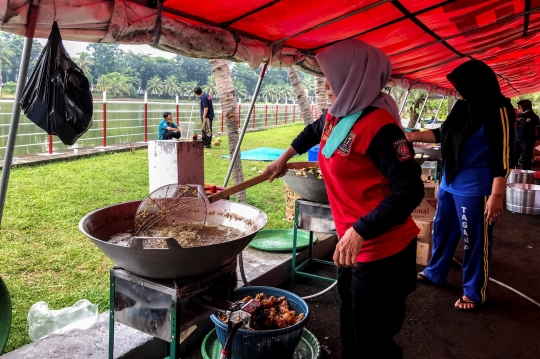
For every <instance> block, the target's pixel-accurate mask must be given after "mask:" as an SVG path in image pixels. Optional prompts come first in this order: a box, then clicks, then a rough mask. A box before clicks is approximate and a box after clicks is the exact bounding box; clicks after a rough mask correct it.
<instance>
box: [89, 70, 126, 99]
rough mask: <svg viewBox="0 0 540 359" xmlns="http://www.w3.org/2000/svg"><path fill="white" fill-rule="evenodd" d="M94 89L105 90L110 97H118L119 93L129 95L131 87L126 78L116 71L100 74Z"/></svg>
mask: <svg viewBox="0 0 540 359" xmlns="http://www.w3.org/2000/svg"><path fill="white" fill-rule="evenodd" d="M95 88H96V90H98V91H105V92H107V93H108V94H110V95H111V97H118V96H121V95H129V94H130V93H131V90H132V88H133V85H131V84H130V83H129V81H128V78H127V77H126V76H124V75H121V74H119V73H118V72H111V73H109V74H106V75H101V76H100V77H99V79H98V82H97V84H96V87H95Z"/></svg>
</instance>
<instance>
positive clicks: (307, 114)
mask: <svg viewBox="0 0 540 359" xmlns="http://www.w3.org/2000/svg"><path fill="white" fill-rule="evenodd" d="M287 75H288V76H289V80H290V81H291V86H292V89H293V91H294V95H295V97H296V101H298V105H299V106H300V111H301V112H302V119H303V120H304V124H306V125H309V124H310V123H312V122H313V114H312V113H311V110H310V108H309V100H308V97H307V94H306V92H308V91H309V90H307V89H306V88H305V87H304V85H303V84H302V81H300V76H298V72H296V70H295V69H293V68H292V67H287Z"/></svg>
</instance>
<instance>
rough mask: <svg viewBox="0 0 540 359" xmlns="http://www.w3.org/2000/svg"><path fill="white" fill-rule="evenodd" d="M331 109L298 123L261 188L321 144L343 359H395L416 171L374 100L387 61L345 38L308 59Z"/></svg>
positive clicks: (418, 184)
mask: <svg viewBox="0 0 540 359" xmlns="http://www.w3.org/2000/svg"><path fill="white" fill-rule="evenodd" d="M317 60H318V62H319V64H320V66H321V69H322V71H323V73H324V76H325V77H326V79H327V82H326V84H325V88H326V91H327V95H328V98H329V100H330V103H331V107H330V108H329V109H328V110H327V111H325V113H323V115H322V116H321V118H320V119H319V120H317V121H315V122H313V123H312V124H310V125H308V126H306V127H305V128H304V130H303V131H302V132H301V133H300V134H299V135H298V136H297V137H296V138H295V139H294V140H293V142H292V144H291V146H290V147H289V148H288V149H287V150H286V151H285V153H284V154H283V155H282V156H281V157H280V158H279V159H277V160H276V161H275V162H274V163H272V164H270V165H269V166H268V167H267V168H266V169H265V172H266V173H270V174H271V176H270V179H269V181H270V182H272V181H273V180H274V179H275V178H277V177H281V176H283V175H284V174H285V173H286V163H287V161H288V160H289V159H290V158H292V157H293V156H294V155H296V154H302V153H305V152H306V151H308V150H309V149H310V148H311V147H313V146H314V145H317V144H319V143H320V147H319V154H318V160H319V165H320V170H321V173H322V176H323V178H324V181H325V183H326V188H327V192H328V198H329V201H330V208H331V210H332V215H333V218H334V222H335V224H336V229H337V234H338V237H339V238H340V240H339V242H338V244H337V246H336V250H335V252H334V258H333V259H334V263H335V264H336V266H337V267H338V268H339V277H338V291H339V295H340V297H341V309H340V332H341V343H342V347H343V355H342V358H344V359H349V358H350V359H353V358H364V359H371V358H385V359H395V358H396V359H401V358H403V353H402V349H401V347H400V346H399V345H398V344H397V343H396V342H395V341H394V336H395V335H396V334H397V333H399V331H400V329H401V326H402V324H403V320H404V318H405V301H406V299H407V296H408V295H409V294H410V293H411V292H412V291H414V290H415V289H416V236H417V235H418V233H419V229H418V227H417V226H416V224H415V223H414V221H413V220H412V218H411V213H412V211H413V210H414V209H415V208H416V207H417V206H418V204H419V203H420V202H421V201H422V198H423V196H424V188H423V184H422V181H421V179H420V175H421V172H422V171H421V168H420V165H419V164H418V163H417V162H416V161H415V160H414V150H413V148H412V146H411V144H410V143H409V142H408V141H407V139H406V138H405V134H404V133H403V129H402V128H401V125H400V123H399V121H400V119H399V110H398V108H397V105H396V103H395V102H394V100H393V99H392V97H391V96H389V95H387V94H384V93H382V92H381V91H382V89H383V88H384V86H385V85H386V84H387V82H388V80H389V79H390V75H391V73H392V66H391V63H390V60H389V59H388V56H386V54H385V53H384V52H382V51H381V50H379V49H377V48H375V47H373V46H371V45H368V44H367V43H365V42H363V41H360V40H356V39H350V40H345V41H341V42H339V43H337V44H334V45H332V46H330V47H328V49H326V50H325V51H322V52H320V53H318V54H317Z"/></svg>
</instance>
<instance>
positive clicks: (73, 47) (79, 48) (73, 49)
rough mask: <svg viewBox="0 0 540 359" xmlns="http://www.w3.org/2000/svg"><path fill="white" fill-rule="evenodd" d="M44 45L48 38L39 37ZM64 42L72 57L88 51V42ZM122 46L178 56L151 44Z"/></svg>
mask: <svg viewBox="0 0 540 359" xmlns="http://www.w3.org/2000/svg"><path fill="white" fill-rule="evenodd" d="M37 40H38V41H39V42H40V43H41V44H42V45H45V44H46V43H47V40H46V39H37ZM62 42H63V43H64V47H65V48H66V50H67V52H68V53H69V55H70V56H71V57H73V56H76V55H77V54H78V53H79V52H83V51H86V46H88V44H89V43H88V42H79V41H67V40H64V41H62ZM120 48H121V49H122V50H124V51H126V52H128V51H133V52H135V53H142V54H149V55H152V56H161V57H165V58H173V57H174V56H176V54H173V53H172V52H167V51H161V50H157V49H154V48H153V47H151V46H149V45H120Z"/></svg>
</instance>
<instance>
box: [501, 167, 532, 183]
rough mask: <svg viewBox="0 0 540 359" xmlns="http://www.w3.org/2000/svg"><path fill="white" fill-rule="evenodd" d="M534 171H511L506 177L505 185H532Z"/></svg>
mask: <svg viewBox="0 0 540 359" xmlns="http://www.w3.org/2000/svg"><path fill="white" fill-rule="evenodd" d="M535 172H536V171H528V170H517V169H515V170H512V171H511V172H510V174H509V175H508V179H507V181H506V183H528V184H533V183H534V174H535Z"/></svg>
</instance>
